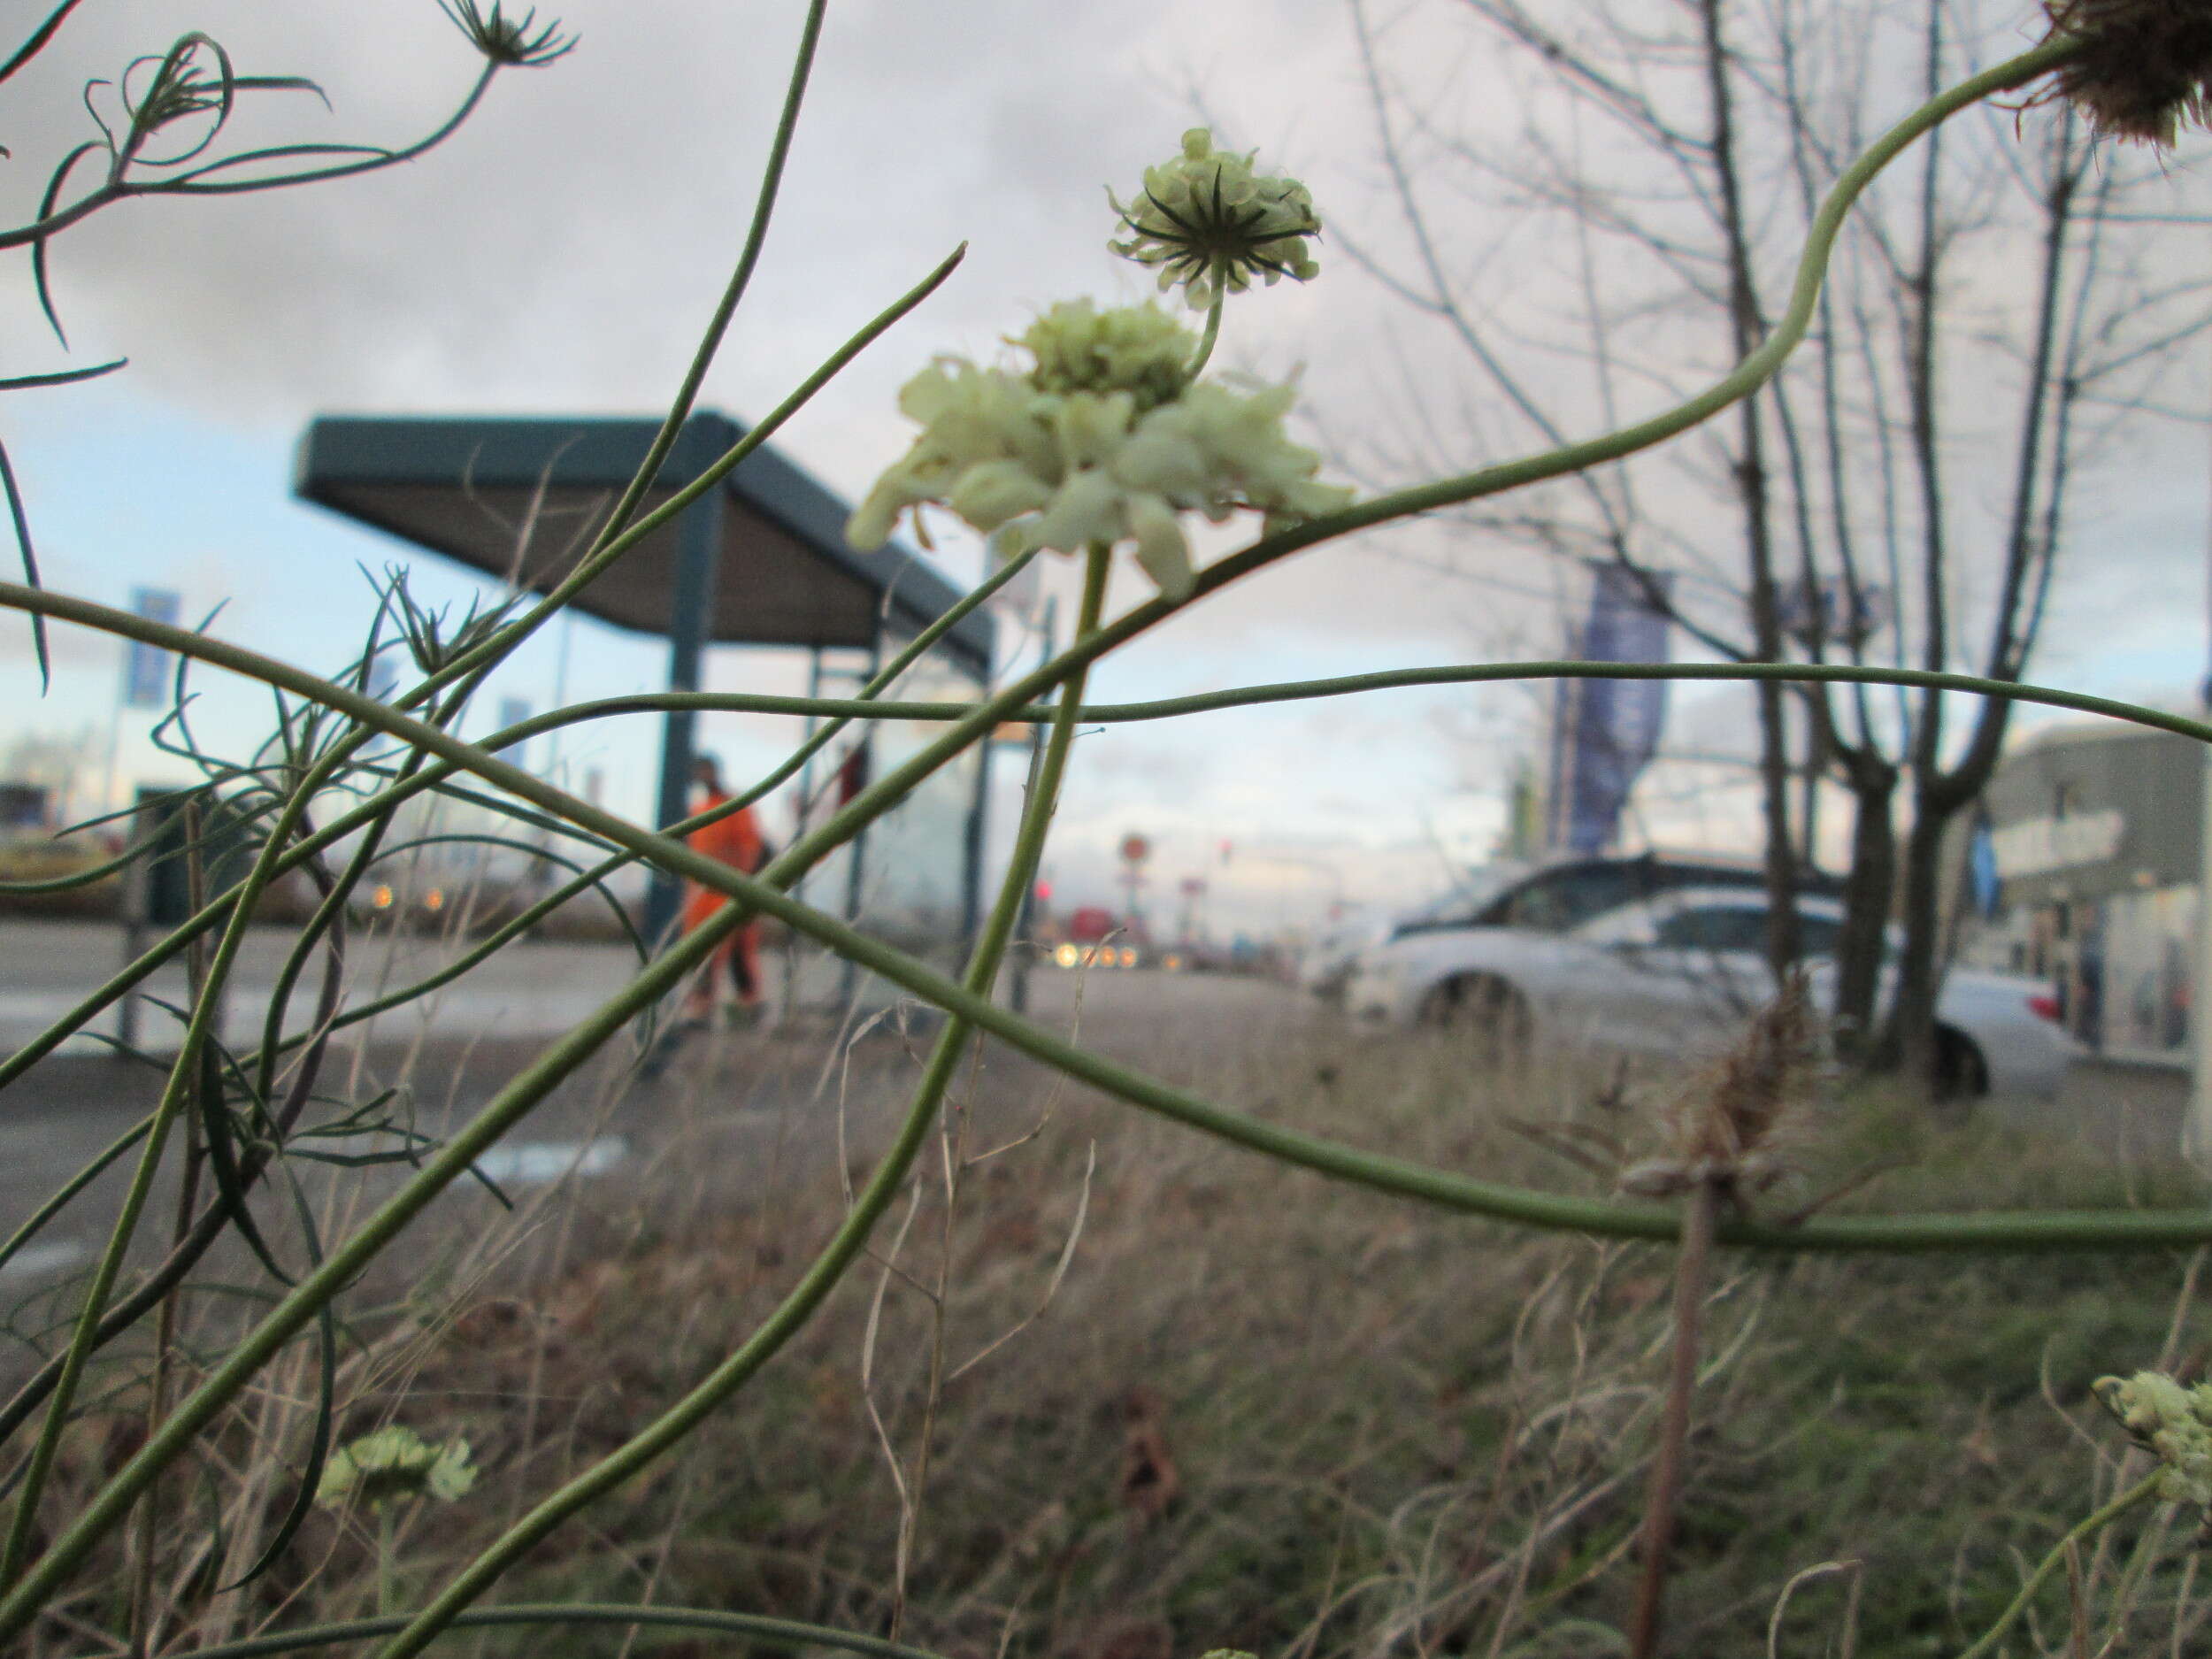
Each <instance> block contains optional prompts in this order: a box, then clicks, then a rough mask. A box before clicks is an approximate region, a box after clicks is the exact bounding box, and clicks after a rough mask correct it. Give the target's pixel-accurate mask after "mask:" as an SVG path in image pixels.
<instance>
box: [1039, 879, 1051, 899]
mask: <svg viewBox="0 0 2212 1659" xmlns="http://www.w3.org/2000/svg"><path fill="white" fill-rule="evenodd" d="M1037 902H1038V903H1040V904H1049V903H1051V902H1052V883H1051V882H1049V881H1040V882H1039V883H1038V884H1037Z"/></svg>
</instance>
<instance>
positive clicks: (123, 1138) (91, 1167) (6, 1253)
mask: <svg viewBox="0 0 2212 1659" xmlns="http://www.w3.org/2000/svg"><path fill="white" fill-rule="evenodd" d="M153 1126H154V1120H153V1118H152V1117H151V1116H148V1117H144V1118H140V1119H139V1120H138V1121H137V1122H136V1123H135V1124H133V1125H131V1126H130V1127H129V1128H128V1129H126V1130H125V1131H124V1132H123V1133H121V1134H119V1135H118V1136H116V1137H115V1139H114V1140H112V1141H109V1142H108V1144H107V1146H106V1147H105V1148H103V1149H102V1150H101V1152H100V1153H99V1154H98V1155H97V1156H95V1157H94V1158H93V1159H92V1161H91V1162H90V1163H88V1164H86V1165H85V1166H84V1167H83V1168H82V1169H81V1170H79V1171H77V1172H76V1173H75V1174H74V1175H73V1176H71V1177H70V1178H69V1179H67V1180H66V1181H65V1182H63V1183H62V1184H61V1186H60V1187H57V1188H56V1189H55V1190H54V1192H53V1194H51V1195H50V1197H48V1199H47V1200H46V1202H44V1203H42V1204H41V1205H40V1206H39V1207H38V1208H37V1209H36V1210H33V1211H32V1212H31V1214H30V1216H29V1217H28V1218H27V1220H26V1221H25V1222H24V1223H23V1225H21V1226H19V1227H18V1228H17V1229H16V1230H15V1231H14V1232H13V1233H10V1234H9V1235H8V1239H7V1242H6V1243H4V1244H0V1268H4V1267H6V1266H7V1264H8V1263H9V1262H11V1261H12V1260H13V1259H14V1257H15V1255H16V1252H17V1251H19V1250H20V1249H21V1248H23V1247H24V1246H25V1245H27V1244H28V1243H29V1242H30V1241H31V1240H33V1239H34V1238H35V1237H36V1236H37V1235H38V1233H39V1232H40V1231H41V1230H42V1228H44V1226H45V1225H46V1224H47V1223H48V1222H50V1221H51V1220H52V1219H53V1218H54V1217H56V1216H58V1215H59V1214H60V1213H61V1212H62V1210H64V1209H65V1208H66V1207H67V1205H68V1203H69V1201H70V1200H71V1199H73V1198H74V1197H75V1196H76V1195H77V1194H79V1193H81V1192H82V1191H84V1189H85V1188H86V1187H89V1186H91V1185H92V1183H93V1182H94V1181H96V1180H97V1179H100V1176H101V1174H102V1172H103V1171H105V1170H106V1169H107V1167H108V1166H109V1165H110V1164H113V1163H114V1162H115V1161H116V1160H117V1159H118V1158H119V1157H121V1156H123V1155H124V1154H125V1153H126V1152H128V1151H129V1150H130V1149H131V1148H133V1147H134V1146H136V1145H137V1144H138V1143H139V1142H140V1141H142V1140H144V1139H145V1138H146V1132H147V1131H148V1130H150V1129H151V1128H152V1127H153Z"/></svg>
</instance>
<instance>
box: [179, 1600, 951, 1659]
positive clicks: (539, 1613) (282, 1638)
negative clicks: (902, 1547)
mask: <svg viewBox="0 0 2212 1659" xmlns="http://www.w3.org/2000/svg"><path fill="white" fill-rule="evenodd" d="M411 1617H413V1616H412V1615H411V1614H405V1613H402V1614H397V1615H395V1616H394V1617H388V1618H356V1619H348V1620H345V1621H344V1622H343V1623H341V1624H310V1625H308V1626H306V1627H305V1628H303V1629H301V1630H285V1631H272V1632H268V1633H267V1634H265V1635H261V1636H249V1637H246V1638H245V1639H244V1640H240V1641H222V1642H217V1643H215V1644H214V1645H213V1646H212V1647H195V1648H194V1649H193V1650H192V1659H269V1656H270V1655H276V1654H288V1653H297V1652H299V1651H300V1650H301V1649H302V1648H304V1647H336V1646H337V1645H338V1644H339V1643H341V1642H353V1641H366V1640H369V1639H371V1638H372V1637H376V1636H386V1635H389V1634H390V1633H391V1632H394V1631H398V1630H403V1629H405V1628H406V1626H407V1623H408V1620H409V1619H410V1618H411ZM512 1624H524V1625H528V1624H556V1625H559V1624H631V1625H641V1626H645V1627H647V1628H649V1629H663V1630H704V1631H715V1632H721V1633H723V1634H725V1635H732V1636H744V1637H749V1638H750V1639H751V1640H755V1641H761V1642H766V1643H769V1644H770V1645H772V1646H773V1647H788V1648H794V1649H798V1648H806V1647H828V1648H831V1649H833V1650H837V1651H841V1652H844V1653H853V1654H863V1655H867V1659H937V1655H934V1654H932V1653H930V1652H929V1651H928V1650H927V1649H926V1648H921V1647H905V1646H902V1644H900V1643H898V1642H895V1641H885V1640H883V1639H882V1638H881V1637H879V1636H863V1635H860V1634H858V1633H856V1632H852V1631H842V1630H833V1629H831V1628H830V1627H829V1626H828V1625H826V1624H801V1623H800V1622H799V1621H798V1620H796V1619H789V1618H766V1617H762V1616H761V1615H759V1614H757V1613H725V1612H723V1611H721V1610H720V1609H716V1608H703V1607H642V1606H624V1605H617V1604H612V1603H605V1602H594V1601H581V1602H569V1601H521V1602H517V1603H515V1604H513V1605H512V1606H509V1607H485V1608H472V1609H469V1610H468V1611H467V1612H465V1613H459V1614H456V1615H455V1616H454V1618H453V1620H452V1625H453V1627H454V1628H464V1627H467V1628H476V1629H482V1628H485V1627H488V1626H496V1625H512Z"/></svg>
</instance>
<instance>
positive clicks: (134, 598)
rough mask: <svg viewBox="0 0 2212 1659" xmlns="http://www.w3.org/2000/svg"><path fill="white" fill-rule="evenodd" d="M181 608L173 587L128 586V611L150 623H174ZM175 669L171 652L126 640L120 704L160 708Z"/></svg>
mask: <svg viewBox="0 0 2212 1659" xmlns="http://www.w3.org/2000/svg"><path fill="white" fill-rule="evenodd" d="M183 609H184V598H183V595H180V594H179V593H177V592H176V591H175V590H174V589H173V588H132V589H131V614H132V615H133V616H138V617H144V618H146V619H147V620H148V621H149V622H166V623H168V624H170V625H171V626H175V624H176V620H177V618H178V616H179V615H180V613H181V612H182V611H183ZM174 672H176V654H175V653H174V652H172V651H165V650H163V649H161V648H160V647H159V646H157V645H148V644H146V643H145V642H144V641H142V640H130V641H126V642H125V648H124V652H123V706H124V707H125V708H127V709H158V708H160V707H161V706H162V705H163V704H165V703H167V702H168V701H169V679H170V676H171V675H172V674H173V673H174Z"/></svg>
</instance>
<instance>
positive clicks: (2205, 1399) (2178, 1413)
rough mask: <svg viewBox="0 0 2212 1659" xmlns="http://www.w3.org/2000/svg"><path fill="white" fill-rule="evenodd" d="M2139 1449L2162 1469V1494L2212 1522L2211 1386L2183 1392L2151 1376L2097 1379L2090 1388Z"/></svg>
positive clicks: (2145, 1373)
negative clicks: (2153, 1455) (2150, 1454)
mask: <svg viewBox="0 0 2212 1659" xmlns="http://www.w3.org/2000/svg"><path fill="white" fill-rule="evenodd" d="M2091 1387H2092V1388H2093V1391H2094V1392H2095V1394H2096V1396H2097V1398H2098V1400H2099V1401H2100V1402H2101V1403H2102V1404H2103V1406H2104V1409H2106V1410H2108V1411H2109V1412H2111V1413H2112V1415H2113V1416H2114V1417H2117V1418H2118V1419H2119V1420H2120V1426H2121V1427H2122V1428H2124V1429H2125V1430H2126V1431H2127V1432H2128V1434H2129V1436H2130V1438H2131V1439H2132V1440H2134V1441H2135V1443H2136V1444H2137V1445H2138V1446H2140V1447H2142V1448H2144V1449H2145V1450H2146V1451H2149V1452H2155V1453H2156V1454H2157V1455H2158V1457H2159V1460H2160V1461H2161V1462H2162V1463H2164V1464H2165V1465H2166V1469H2165V1478H2164V1479H2163V1481H2162V1483H2161V1485H2162V1487H2163V1495H2164V1496H2165V1497H2167V1498H2168V1499H2170V1500H2171V1501H2172V1502H2177V1503H2191V1504H2194V1505H2195V1506H2196V1507H2197V1508H2198V1509H2202V1510H2204V1511H2205V1512H2206V1514H2207V1517H2208V1519H2212V1384H2207V1383H2199V1384H2197V1385H2196V1386H2194V1387H2184V1386H2182V1385H2181V1384H2179V1383H2177V1382H2176V1381H2175V1380H2174V1379H2172V1378H2170V1377H2168V1376H2165V1375H2164V1374H2162V1372H2159V1371H2138V1372H2136V1373H2135V1375H2134V1376H2132V1377H2100V1378H2098V1379H2097V1380H2096V1381H2095V1382H2094V1383H2093V1384H2092V1385H2091Z"/></svg>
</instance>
